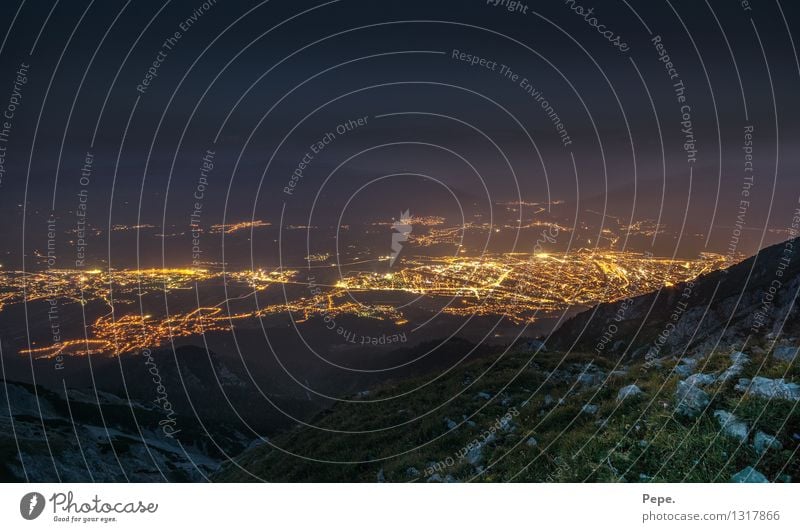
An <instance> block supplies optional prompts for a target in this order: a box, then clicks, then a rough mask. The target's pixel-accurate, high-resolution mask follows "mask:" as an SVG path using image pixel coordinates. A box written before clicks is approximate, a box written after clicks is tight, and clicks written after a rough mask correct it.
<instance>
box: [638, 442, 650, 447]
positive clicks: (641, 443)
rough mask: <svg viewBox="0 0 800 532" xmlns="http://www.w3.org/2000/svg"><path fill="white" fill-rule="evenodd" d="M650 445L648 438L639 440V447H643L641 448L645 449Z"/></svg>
mask: <svg viewBox="0 0 800 532" xmlns="http://www.w3.org/2000/svg"><path fill="white" fill-rule="evenodd" d="M648 445H650V442H648V441H647V440H639V447H641V448H643V449H644V448H646V447H647V446H648Z"/></svg>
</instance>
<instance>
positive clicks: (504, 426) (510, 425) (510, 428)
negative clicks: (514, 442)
mask: <svg viewBox="0 0 800 532" xmlns="http://www.w3.org/2000/svg"><path fill="white" fill-rule="evenodd" d="M516 429H517V426H516V425H515V424H514V422H513V421H512V420H511V418H509V417H501V418H500V430H502V431H503V432H514V431H515V430H516Z"/></svg>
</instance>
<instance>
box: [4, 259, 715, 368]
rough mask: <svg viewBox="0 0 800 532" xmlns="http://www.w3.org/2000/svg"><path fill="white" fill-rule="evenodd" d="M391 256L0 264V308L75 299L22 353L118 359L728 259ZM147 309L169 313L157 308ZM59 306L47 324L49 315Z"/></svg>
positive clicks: (570, 301) (610, 287) (603, 297)
mask: <svg viewBox="0 0 800 532" xmlns="http://www.w3.org/2000/svg"><path fill="white" fill-rule="evenodd" d="M326 258H327V257H326ZM388 262H389V259H388V257H382V258H379V259H376V260H374V261H371V262H369V261H367V262H364V261H360V262H359V263H351V264H350V265H347V264H324V265H315V266H310V265H309V266H308V267H305V266H304V267H294V268H292V269H283V270H280V269H258V270H241V271H232V272H230V271H222V269H221V268H216V269H214V268H213V267H209V268H208V269H195V268H173V269H143V270H135V269H128V270H110V271H108V270H90V271H83V270H55V269H54V270H45V271H41V272H28V273H22V272H15V271H0V287H1V288H0V313H1V312H8V311H9V310H11V309H12V308H14V306H17V305H20V304H21V303H22V302H23V301H25V302H26V303H27V304H28V305H35V304H42V305H45V306H47V305H49V306H50V308H51V309H53V308H56V309H64V308H66V307H67V306H70V305H79V306H82V307H83V309H84V310H83V316H84V320H85V324H86V326H85V328H83V330H85V331H86V334H85V335H78V336H77V337H71V338H67V337H61V335H59V336H58V337H55V336H54V341H52V342H39V343H35V342H31V344H30V347H29V348H27V349H22V350H21V351H20V354H22V355H31V356H33V357H36V358H52V357H56V356H59V355H62V354H67V353H68V354H74V355H89V354H102V355H120V354H123V353H128V352H135V351H139V350H142V349H145V348H155V347H159V346H162V345H165V344H168V343H169V342H170V341H172V340H174V339H177V338H185V337H191V336H197V335H202V334H205V333H208V332H212V331H226V330H230V329H231V328H232V327H234V326H236V325H237V324H239V323H243V322H245V321H246V320H253V319H256V320H258V319H264V318H276V319H283V320H284V322H287V323H288V322H289V319H290V318H291V320H292V321H293V322H294V323H295V324H298V323H304V322H306V321H309V320H311V319H312V318H314V317H332V318H337V317H340V316H350V317H353V318H359V319H370V320H380V321H381V322H385V323H391V324H394V325H404V324H407V323H409V322H411V324H412V325H413V324H414V320H419V317H420V312H422V313H423V314H425V315H449V316H455V317H461V318H467V317H470V316H496V317H498V318H505V319H507V320H509V321H510V322H512V323H517V324H521V323H526V322H532V321H535V320H537V319H539V318H541V317H546V316H553V315H554V314H556V313H560V312H563V311H566V310H568V309H570V308H576V307H588V306H590V305H593V304H596V303H600V302H606V301H615V300H619V299H623V298H626V297H629V296H633V295H638V294H642V293H646V292H650V291H653V290H657V289H659V288H661V287H663V286H671V285H674V284H677V283H680V282H682V281H686V280H689V279H693V278H696V277H697V276H699V275H702V274H704V273H707V272H710V271H713V270H718V269H720V268H723V267H725V266H727V265H728V264H727V262H726V259H725V257H723V256H722V255H716V254H703V255H702V256H700V257H699V258H697V259H694V260H684V259H671V258H659V257H652V256H649V255H645V254H640V253H632V252H617V251H597V250H579V251H577V252H573V253H569V254H566V253H536V254H522V253H506V254H493V255H489V254H487V255H483V256H479V257H469V256H465V255H462V254H457V255H456V256H453V257H445V258H442V257H425V256H409V257H404V258H403V260H402V261H401V262H399V263H398V264H396V265H395V267H394V268H389V264H388ZM351 268H357V269H351ZM217 296H218V297H217ZM209 297H212V298H214V299H213V301H211V302H209V301H207V300H208V298H209ZM201 299H202V300H203V302H202V303H200V301H201ZM145 300H147V301H149V303H148V304H147V305H145V304H144V303H143V302H144V301H145ZM153 301H156V302H157V301H161V303H160V304H156V305H154V304H153ZM154 307H155V308H161V309H167V310H168V311H162V312H160V313H159V312H154V311H153V310H152V309H153V308H154ZM148 309H149V310H148ZM57 312H58V311H57ZM57 312H56V315H55V317H54V316H53V315H50V320H51V321H53V320H54V319H55V320H57V319H58V314H57ZM61 312H62V313H63V312H64V311H63V310H62V311H61ZM51 326H52V323H51Z"/></svg>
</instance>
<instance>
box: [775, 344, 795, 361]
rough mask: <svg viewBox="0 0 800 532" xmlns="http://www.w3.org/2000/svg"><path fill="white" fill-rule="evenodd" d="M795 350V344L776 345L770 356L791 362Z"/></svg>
mask: <svg viewBox="0 0 800 532" xmlns="http://www.w3.org/2000/svg"><path fill="white" fill-rule="evenodd" d="M797 350H798V347H797V346H788V345H784V346H781V347H777V348H775V351H773V352H772V358H774V359H775V360H780V361H781V362H791V361H792V360H794V359H795V357H796V356H797Z"/></svg>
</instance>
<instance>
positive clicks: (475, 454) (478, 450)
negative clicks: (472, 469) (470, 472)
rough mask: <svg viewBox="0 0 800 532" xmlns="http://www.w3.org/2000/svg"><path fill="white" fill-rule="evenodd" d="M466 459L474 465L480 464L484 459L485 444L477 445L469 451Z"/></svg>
mask: <svg viewBox="0 0 800 532" xmlns="http://www.w3.org/2000/svg"><path fill="white" fill-rule="evenodd" d="M464 459H465V460H466V461H467V462H468V463H469V464H470V465H473V466H476V465H478V464H480V463H481V462H482V461H483V445H477V446H475V447H473V448H471V449H470V450H469V451H467V455H466V456H465V457H464Z"/></svg>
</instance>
